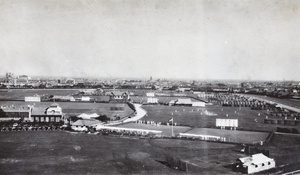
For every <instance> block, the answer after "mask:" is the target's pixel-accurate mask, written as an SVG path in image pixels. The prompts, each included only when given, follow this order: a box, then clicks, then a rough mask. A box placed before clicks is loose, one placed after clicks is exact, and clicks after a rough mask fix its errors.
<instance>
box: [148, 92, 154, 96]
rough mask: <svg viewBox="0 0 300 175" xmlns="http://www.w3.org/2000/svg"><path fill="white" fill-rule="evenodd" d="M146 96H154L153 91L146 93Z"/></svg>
mask: <svg viewBox="0 0 300 175" xmlns="http://www.w3.org/2000/svg"><path fill="white" fill-rule="evenodd" d="M146 96H147V97H154V96H155V94H154V92H148V93H147V94H146Z"/></svg>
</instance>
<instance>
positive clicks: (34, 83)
mask: <svg viewBox="0 0 300 175" xmlns="http://www.w3.org/2000/svg"><path fill="white" fill-rule="evenodd" d="M0 88H82V89H89V88H95V89H97V88H101V89H127V90H128V91H130V90H135V89H143V90H155V91H175V92H178V93H189V92H191V93H192V92H200V91H202V92H216V93H222V92H232V93H249V94H261V95H268V96H274V97H278V98H300V82H299V81H277V82H275V81H274V82H270V81H265V82H264V81H227V82H224V81H195V80H185V81H184V80H170V79H157V80H154V79H153V78H152V77H151V78H150V79H148V80H132V79H112V78H110V79H94V78H90V79H88V78H66V77H64V78H45V77H29V76H27V75H20V76H15V75H14V74H13V73H6V75H5V77H4V78H2V81H1V84H0ZM80 93H84V94H89V93H93V95H101V94H102V93H103V91H101V90H99V91H97V92H89V90H82V92H80ZM91 95H92V94H91Z"/></svg>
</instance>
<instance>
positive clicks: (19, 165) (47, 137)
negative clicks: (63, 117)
mask: <svg viewBox="0 0 300 175" xmlns="http://www.w3.org/2000/svg"><path fill="white" fill-rule="evenodd" d="M0 146H1V150H5V151H1V152H0V172H1V174H185V173H184V172H183V171H179V170H175V169H172V168H169V167H168V166H166V165H164V164H162V163H159V162H158V161H164V160H165V156H166V155H174V156H176V157H181V158H182V159H185V160H194V159H200V158H201V159H202V160H203V161H207V162H211V163H212V162H213V161H219V164H218V165H217V166H216V167H215V168H214V169H206V168H205V167H204V168H203V169H202V170H203V171H200V172H203V173H205V172H211V173H212V172H223V173H225V174H232V172H231V170H230V169H227V168H225V167H224V165H228V164H229V163H230V162H235V157H238V156H239V155H237V154H236V153H235V151H234V150H235V149H236V148H235V146H234V145H231V144H219V143H208V142H195V141H189V140H173V139H171V140H169V139H167V140H165V139H158V140H156V139H130V138H120V137H111V136H99V135H88V134H84V133H78V134H73V133H68V132H65V131H49V132H48V131H44V132H4V133H3V132H2V133H0ZM208 148H209V149H208ZM210 148H212V149H210ZM225 150H227V151H225ZM219 153H222V154H223V156H224V157H223V158H222V159H220V160H213V159H215V158H217V157H216V155H219ZM233 155H234V156H233ZM231 156H233V157H231ZM225 160H226V161H225ZM213 164H215V163H212V164H211V165H213ZM201 166H202V165H201ZM201 166H200V170H201ZM194 173H197V172H194Z"/></svg>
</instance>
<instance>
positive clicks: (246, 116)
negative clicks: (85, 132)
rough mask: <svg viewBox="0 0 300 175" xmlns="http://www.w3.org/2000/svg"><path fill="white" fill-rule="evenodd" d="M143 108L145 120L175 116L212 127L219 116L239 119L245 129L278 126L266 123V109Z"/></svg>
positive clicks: (184, 121)
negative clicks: (145, 113) (145, 112)
mask: <svg viewBox="0 0 300 175" xmlns="http://www.w3.org/2000/svg"><path fill="white" fill-rule="evenodd" d="M142 108H143V109H145V110H146V111H147V116H146V117H144V118H143V120H149V121H155V122H167V121H168V120H169V119H170V118H172V117H173V118H174V122H175V123H177V124H178V125H186V126H192V127H198V128H201V127H205V128H212V127H215V126H216V119H217V118H223V119H238V127H239V129H243V130H259V131H276V128H277V127H278V125H271V124H264V119H265V117H266V115H267V113H266V111H265V110H251V109H250V108H249V107H242V108H238V107H222V106H220V105H212V106H206V107H182V106H166V105H143V106H142ZM227 114H228V117H227ZM279 126H280V125H279ZM284 127H292V126H288V125H285V126H284Z"/></svg>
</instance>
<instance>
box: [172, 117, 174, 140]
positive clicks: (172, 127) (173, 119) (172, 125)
mask: <svg viewBox="0 0 300 175" xmlns="http://www.w3.org/2000/svg"><path fill="white" fill-rule="evenodd" d="M173 120H174V119H173V117H172V137H173V122H174V121H173Z"/></svg>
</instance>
